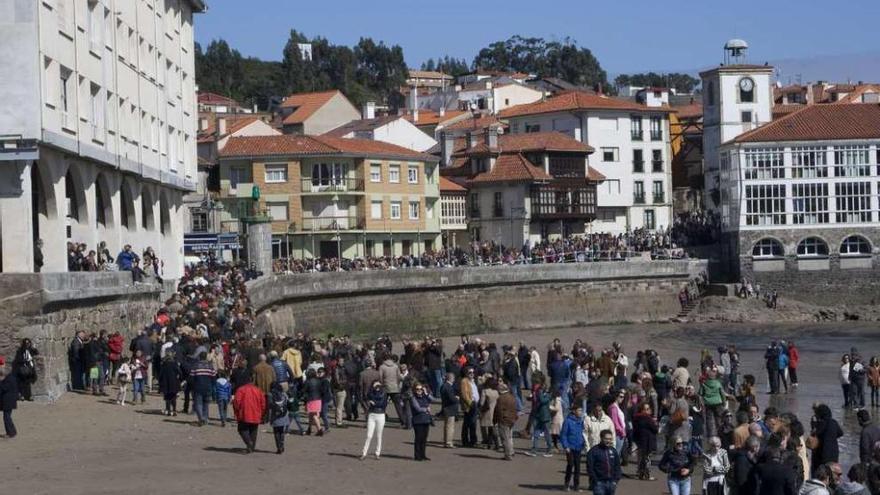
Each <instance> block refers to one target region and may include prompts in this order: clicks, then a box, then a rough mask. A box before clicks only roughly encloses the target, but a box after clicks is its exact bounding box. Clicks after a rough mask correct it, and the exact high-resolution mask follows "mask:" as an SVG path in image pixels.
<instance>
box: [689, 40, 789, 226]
mask: <svg viewBox="0 0 880 495" xmlns="http://www.w3.org/2000/svg"><path fill="white" fill-rule="evenodd" d="M724 49H725V52H726V59H725V64H723V65H721V66H719V67H716V68H714V69H711V70H708V71H705V72H701V73H700V77H701V78H702V80H703V85H702V87H703V180H704V188H703V190H704V194H705V195H706V197H705V198H703V204H704V205H706V207H707V208H708V209H710V210H715V209H716V208H718V206H719V205H720V203H719V201H720V197H719V193H720V190H719V187H720V183H719V177H718V167H719V163H718V157H719V155H718V148H719V147H720V146H721V144H722V143H726V142H728V141H730V140H731V139H733V138H735V137H737V136H739V135H740V134H742V133H744V132H746V131H749V130H751V129H754V128H756V127H760V126H762V125H764V124H766V123H767V122H770V121H771V120H773V115H772V112H771V109H772V107H773V82H772V80H771V79H772V76H773V67H769V66H766V65H748V64H745V63H743V62H744V61H745V53H746V50H747V49H748V44H746V42H744V41H742V40H730V41H728V42H727V43H726V44H725V45H724ZM731 62H733V63H731Z"/></svg>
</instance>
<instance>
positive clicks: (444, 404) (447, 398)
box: [440, 373, 459, 449]
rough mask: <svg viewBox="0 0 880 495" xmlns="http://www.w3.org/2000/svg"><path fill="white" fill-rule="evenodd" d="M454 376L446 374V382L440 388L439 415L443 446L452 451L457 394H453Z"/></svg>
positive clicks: (453, 446)
mask: <svg viewBox="0 0 880 495" xmlns="http://www.w3.org/2000/svg"><path fill="white" fill-rule="evenodd" d="M454 383H455V374H454V373H446V380H445V381H444V382H443V385H441V386H440V414H441V416H442V417H443V423H444V424H443V446H444V447H446V448H447V449H454V448H455V445H454V444H453V441H454V440H453V439H454V438H455V416H456V414H458V402H459V397H458V394H456V393H455V386H454Z"/></svg>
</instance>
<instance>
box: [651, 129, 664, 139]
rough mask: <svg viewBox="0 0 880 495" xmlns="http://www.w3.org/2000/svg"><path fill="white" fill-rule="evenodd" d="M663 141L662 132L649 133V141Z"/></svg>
mask: <svg viewBox="0 0 880 495" xmlns="http://www.w3.org/2000/svg"><path fill="white" fill-rule="evenodd" d="M662 139H663V131H651V141H661V140H662Z"/></svg>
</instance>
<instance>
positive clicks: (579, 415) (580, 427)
mask: <svg viewBox="0 0 880 495" xmlns="http://www.w3.org/2000/svg"><path fill="white" fill-rule="evenodd" d="M560 414H561V412H560ZM559 442H560V443H561V444H562V448H563V450H564V451H565V461H566V465H565V484H564V487H565V490H566V491H567V490H570V489H571V490H574V491H579V490H580V486H581V455H582V454H583V451H584V445H585V442H584V411H583V409H581V405H580V404H572V406H571V411H570V412H569V414H568V417H566V418H565V421H563V423H562V429H561V430H560V431H559Z"/></svg>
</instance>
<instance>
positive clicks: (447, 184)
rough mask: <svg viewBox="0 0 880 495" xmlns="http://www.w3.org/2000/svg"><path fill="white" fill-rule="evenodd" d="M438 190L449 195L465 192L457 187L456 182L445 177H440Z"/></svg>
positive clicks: (460, 186)
mask: <svg viewBox="0 0 880 495" xmlns="http://www.w3.org/2000/svg"><path fill="white" fill-rule="evenodd" d="M440 190H441V191H445V192H451V193H463V192H467V188H466V187H464V186H462V185H459V184H458V183H456V182H453V181H451V180H449V179H447V178H446V177H443V176H440Z"/></svg>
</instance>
